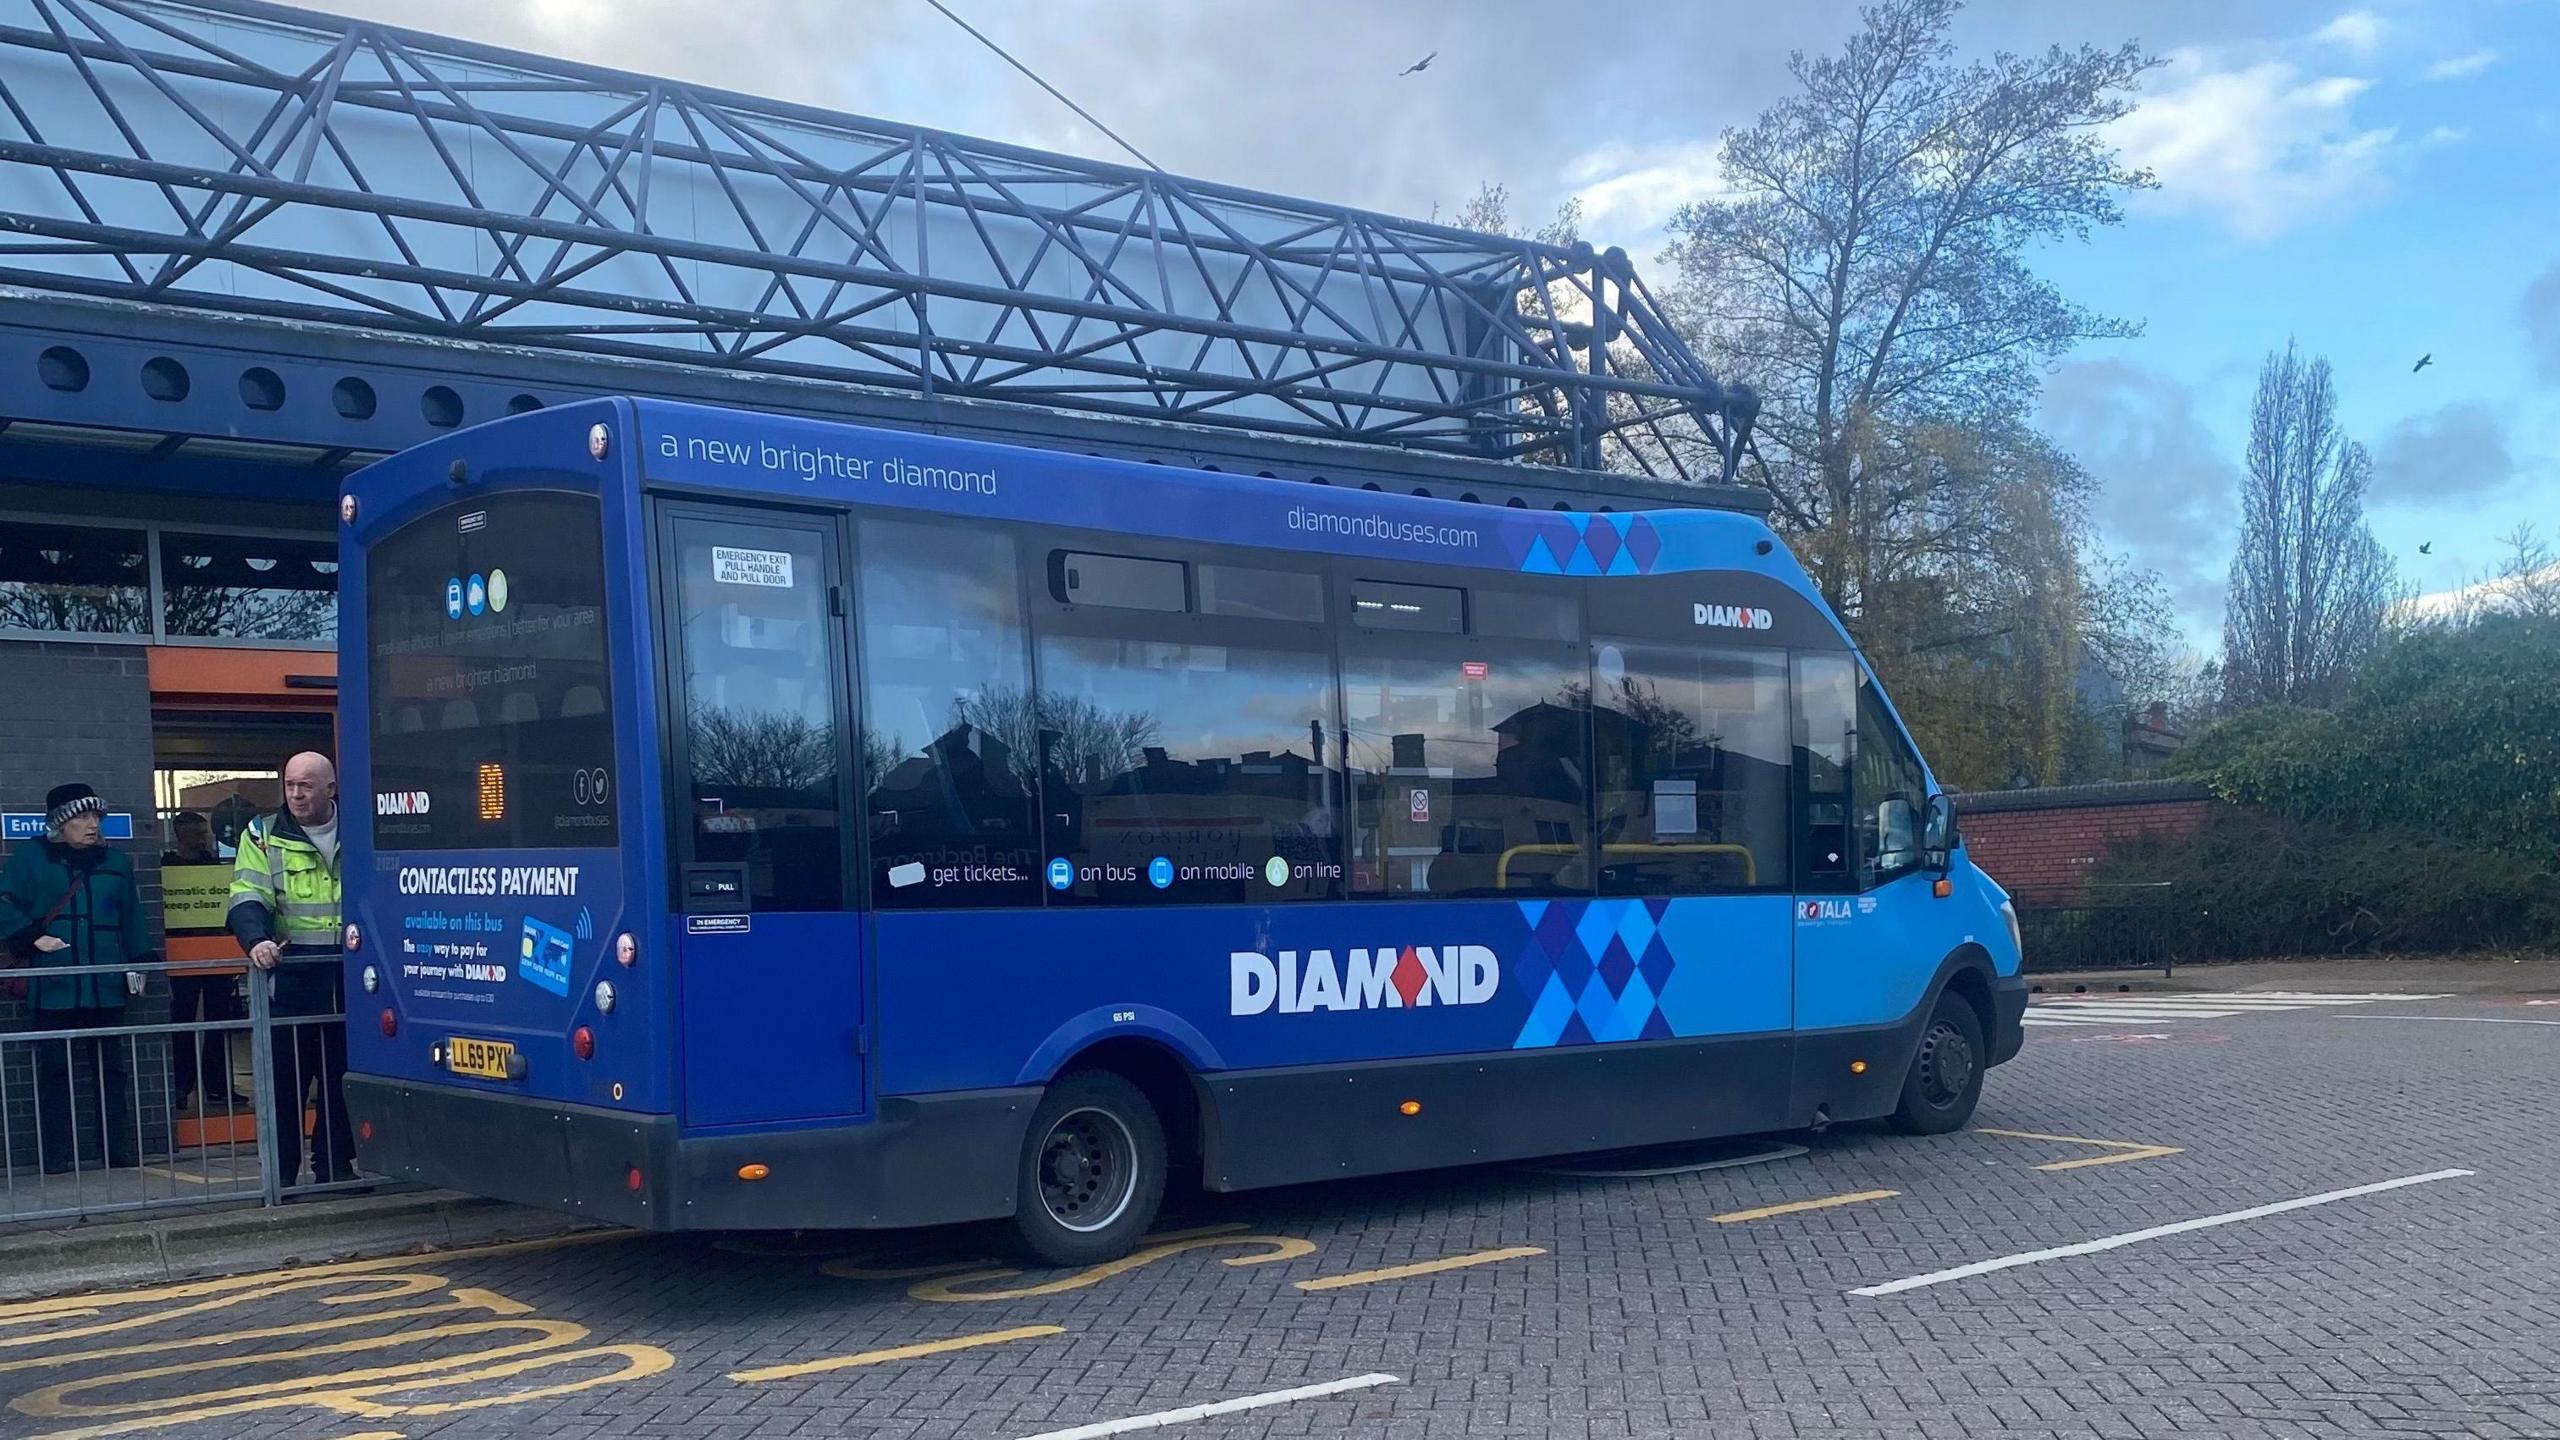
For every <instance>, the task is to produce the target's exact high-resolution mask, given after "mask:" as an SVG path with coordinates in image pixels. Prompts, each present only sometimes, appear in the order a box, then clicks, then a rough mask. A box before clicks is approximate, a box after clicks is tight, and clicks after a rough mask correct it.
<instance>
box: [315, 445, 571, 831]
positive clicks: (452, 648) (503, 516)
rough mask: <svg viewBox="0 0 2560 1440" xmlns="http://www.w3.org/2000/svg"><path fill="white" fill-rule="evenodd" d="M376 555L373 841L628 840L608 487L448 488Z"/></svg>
mask: <svg viewBox="0 0 2560 1440" xmlns="http://www.w3.org/2000/svg"><path fill="white" fill-rule="evenodd" d="M368 563H369V565H370V567H371V568H370V570H369V572H368V575H367V584H366V631H365V634H366V638H367V641H368V650H367V654H368V656H369V658H370V663H371V670H372V676H371V700H372V705H371V717H370V718H371V723H372V734H373V787H374V795H373V815H374V844H375V847H376V848H377V849H380V850H386V851H392V850H457V849H487V850H506V849H562V848H580V849H584V848H595V847H602V846H609V845H612V844H614V843H615V837H616V830H615V818H614V812H615V808H616V807H615V806H614V804H613V803H612V802H613V791H614V789H615V784H616V776H615V774H614V763H613V704H612V683H611V678H610V675H609V673H608V666H607V663H606V650H605V625H604V610H605V578H604V551H603V527H602V518H601V514H600V511H599V508H598V505H597V502H596V500H595V498H594V497H593V496H587V495H573V494H567V493H562V492H555V491H539V490H530V491H512V492H507V493H502V494H496V495H489V496H485V497H482V498H478V499H474V500H470V501H467V502H464V503H461V504H456V505H450V506H447V507H445V508H443V509H440V510H437V511H435V512H433V513H432V514H429V515H427V516H425V517H423V518H421V519H418V520H416V521H414V522H412V523H410V524H409V525H407V526H405V527H403V528H402V529H401V530H400V531H399V532H398V533H397V534H394V535H393V536H391V537H390V538H389V539H387V540H385V541H383V542H382V543H381V544H379V545H377V546H376V547H375V548H374V550H373V551H372V554H371V556H370V557H369V561H368Z"/></svg>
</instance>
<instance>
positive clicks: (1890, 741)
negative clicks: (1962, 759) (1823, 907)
mask: <svg viewBox="0 0 2560 1440" xmlns="http://www.w3.org/2000/svg"><path fill="white" fill-rule="evenodd" d="M1857 757H1858V758H1857V766H1856V769H1857V781H1856V793H1857V807H1858V808H1857V816H1858V860H1859V875H1860V879H1861V881H1862V884H1861V887H1860V888H1866V887H1869V886H1875V885H1881V884H1883V883H1884V882H1886V881H1888V880H1892V879H1894V878H1896V877H1898V876H1902V875H1908V874H1910V873H1911V872H1912V871H1914V870H1917V869H1919V868H1920V818H1921V816H1922V815H1923V814H1924V813H1926V812H1927V810H1928V805H1929V787H1928V782H1927V781H1926V780H1925V779H1924V778H1923V776H1924V774H1925V772H1923V771H1922V770H1921V768H1920V757H1919V756H1917V755H1914V754H1913V753H1912V752H1911V747H1910V745H1908V744H1907V743H1905V742H1904V740H1903V738H1902V729H1901V727H1900V726H1898V725H1896V724H1894V723H1893V716H1892V715H1891V714H1889V713H1888V712H1887V711H1886V710H1885V706H1884V695H1883V692H1881V691H1879V690H1878V689H1877V688H1876V684H1875V681H1874V679H1873V678H1871V677H1861V678H1860V680H1859V683H1858V750H1857Z"/></svg>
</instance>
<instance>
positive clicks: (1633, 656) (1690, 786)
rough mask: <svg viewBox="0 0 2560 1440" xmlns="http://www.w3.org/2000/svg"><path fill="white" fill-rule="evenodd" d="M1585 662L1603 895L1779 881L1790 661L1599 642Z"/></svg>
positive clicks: (1726, 888)
mask: <svg viewBox="0 0 2560 1440" xmlns="http://www.w3.org/2000/svg"><path fill="white" fill-rule="evenodd" d="M1594 658H1595V660H1596V662H1597V663H1596V666H1595V669H1596V672H1597V677H1598V687H1597V689H1596V690H1595V692H1594V694H1593V696H1592V702H1591V703H1592V715H1591V724H1592V734H1593V747H1594V754H1595V757H1596V766H1595V768H1596V770H1597V772H1598V775H1599V788H1600V893H1601V894H1603V895H1712V894H1717V893H1720V892H1731V891H1737V890H1757V889H1782V888H1784V887H1785V886H1786V884H1787V881H1788V851H1789V850H1790V849H1791V848H1792V847H1791V845H1790V844H1789V836H1790V835H1792V834H1793V833H1794V827H1793V826H1792V825H1791V824H1790V823H1789V821H1788V818H1787V817H1788V808H1789V803H1790V802H1789V800H1788V796H1787V763H1788V761H1787V750H1788V745H1787V662H1786V657H1785V656H1784V655H1782V654H1780V653H1778V652H1776V651H1770V650H1739V649H1693V648H1689V647H1685V646H1669V645H1648V644H1641V643H1637V642H1633V641H1620V640H1607V639H1603V640H1601V641H1599V642H1598V643H1597V644H1596V645H1595V646H1594Z"/></svg>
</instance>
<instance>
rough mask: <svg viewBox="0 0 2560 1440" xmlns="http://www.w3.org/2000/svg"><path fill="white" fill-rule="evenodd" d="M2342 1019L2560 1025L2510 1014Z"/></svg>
mask: <svg viewBox="0 0 2560 1440" xmlns="http://www.w3.org/2000/svg"><path fill="white" fill-rule="evenodd" d="M2338 1018H2339V1019H2341V1020H2451V1021H2453V1022H2455V1023H2456V1024H2461V1025H2560V1020H2527V1019H2524V1018H2522V1017H2520V1016H2508V1015H2341V1016H2339V1017H2338Z"/></svg>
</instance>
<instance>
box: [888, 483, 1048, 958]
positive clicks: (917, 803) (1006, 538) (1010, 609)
mask: <svg viewBox="0 0 2560 1440" xmlns="http://www.w3.org/2000/svg"><path fill="white" fill-rule="evenodd" d="M861 543H862V561H861V566H860V572H861V577H862V597H861V606H860V613H861V617H862V647H861V648H862V654H861V662H862V712H861V726H860V730H859V732H858V733H859V734H860V735H861V738H862V768H863V775H864V778H865V781H866V783H868V785H869V786H870V799H869V811H870V826H871V903H872V904H873V905H874V906H876V907H878V908H880V909H883V910H909V909H924V908H934V907H950V906H971V907H979V906H1037V905H1038V904H1039V903H1040V879H1039V875H1040V834H1039V829H1038V818H1037V812H1038V806H1037V803H1036V797H1035V796H1034V794H1033V792H1032V777H1033V773H1034V772H1033V768H1032V767H1033V764H1034V757H1035V756H1036V755H1037V754H1038V751H1039V739H1038V735H1037V730H1038V725H1037V722H1036V720H1035V718H1034V714H1033V704H1032V699H1031V659H1030V640H1029V632H1028V629H1027V627H1026V626H1025V625H1024V623H1023V615H1022V592H1021V580H1020V572H1019V571H1018V570H1017V569H1016V565H1015V554H1014V541H1013V537H1012V536H1011V535H1008V534H1006V533H1004V532H1002V531H997V530H988V529H983V528H970V529H961V528H958V527H956V526H948V525H918V524H912V523H909V522H906V521H899V520H865V521H863V522H862V529H861Z"/></svg>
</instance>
